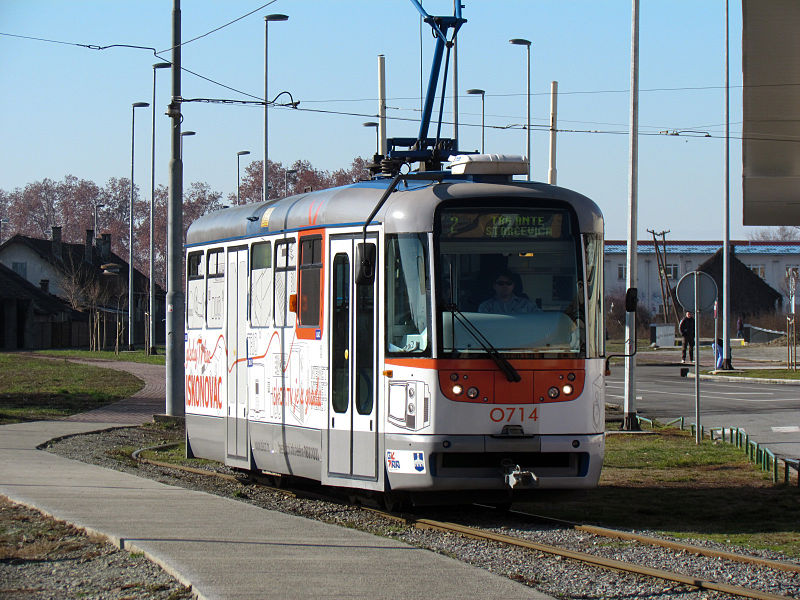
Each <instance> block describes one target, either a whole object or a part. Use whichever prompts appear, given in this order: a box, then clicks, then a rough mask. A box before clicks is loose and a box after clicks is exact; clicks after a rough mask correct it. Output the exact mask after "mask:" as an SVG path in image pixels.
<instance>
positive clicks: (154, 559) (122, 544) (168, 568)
mask: <svg viewBox="0 0 800 600" xmlns="http://www.w3.org/2000/svg"><path fill="white" fill-rule="evenodd" d="M0 496H2V497H3V498H5V499H6V500H8V501H9V502H11V503H13V504H17V505H19V506H24V507H25V508H29V509H31V510H35V511H36V512H38V513H39V514H41V515H44V516H45V517H47V518H50V519H53V520H54V521H58V522H59V523H66V524H67V525H70V526H72V527H74V528H75V529H78V530H80V531H83V532H84V533H85V534H86V535H88V536H93V537H96V538H100V539H103V540H105V541H106V542H107V543H108V544H110V545H112V546H114V547H115V548H117V549H119V550H122V551H124V552H128V553H129V554H132V553H134V552H136V553H141V554H142V555H143V556H144V557H145V558H146V559H147V560H149V561H150V562H151V563H153V564H155V565H157V566H158V567H160V568H161V570H162V571H164V572H165V573H167V575H169V576H171V577H172V578H173V579H175V580H176V581H177V582H178V583H180V584H181V585H183V586H184V587H187V588H189V590H190V591H191V594H192V598H193V599H195V600H208V599H207V598H206V597H205V596H203V595H202V594H200V593H199V592H198V591H197V590H195V588H194V586H193V585H192V582H191V581H190V580H189V579H188V578H187V577H186V576H185V575H183V573H181V572H179V571H178V570H177V569H175V568H174V567H172V565H170V564H168V563H167V562H166V561H165V560H162V559H161V558H160V557H159V556H156V555H154V554H152V553H150V552H148V551H146V550H144V549H143V548H140V547H139V546H137V545H136V544H133V543H131V542H130V541H128V540H126V539H125V538H118V537H117V536H115V535H112V534H109V533H105V532H103V531H100V530H99V529H94V528H93V527H87V526H86V525H82V524H80V523H76V522H74V521H71V520H69V519H64V518H61V517H57V516H56V515H54V514H53V513H51V512H49V511H46V510H44V509H42V508H39V507H38V506H34V505H33V504H29V503H28V502H22V501H20V500H15V499H13V498H9V497H8V496H6V495H5V494H0Z"/></svg>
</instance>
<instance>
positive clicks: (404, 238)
mask: <svg viewBox="0 0 800 600" xmlns="http://www.w3.org/2000/svg"><path fill="white" fill-rule="evenodd" d="M427 264H428V240H427V238H426V237H425V236H424V235H417V234H408V235H397V236H392V237H391V238H389V239H388V241H387V249H386V274H387V278H386V329H387V350H388V351H389V352H392V353H403V354H408V353H413V354H426V353H428V352H429V335H430V334H429V330H430V328H429V324H430V279H429V277H428V269H427V266H426V265H427Z"/></svg>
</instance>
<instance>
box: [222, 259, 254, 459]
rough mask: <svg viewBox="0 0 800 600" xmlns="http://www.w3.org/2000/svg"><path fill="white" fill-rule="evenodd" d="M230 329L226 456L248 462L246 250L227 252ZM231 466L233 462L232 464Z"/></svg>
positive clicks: (228, 332) (228, 325)
mask: <svg viewBox="0 0 800 600" xmlns="http://www.w3.org/2000/svg"><path fill="white" fill-rule="evenodd" d="M227 268H228V273H227V276H228V289H227V290H226V291H227V294H226V295H227V328H226V331H225V339H226V343H227V349H228V361H227V362H228V386H227V392H228V394H227V395H228V405H227V412H226V418H225V421H226V424H227V435H226V439H227V441H226V445H227V456H228V458H229V459H233V460H234V461H239V460H241V461H247V462H249V456H248V454H249V453H248V450H249V444H248V441H247V336H246V329H247V249H246V248H235V249H232V250H229V251H228V264H227ZM229 462H230V461H229Z"/></svg>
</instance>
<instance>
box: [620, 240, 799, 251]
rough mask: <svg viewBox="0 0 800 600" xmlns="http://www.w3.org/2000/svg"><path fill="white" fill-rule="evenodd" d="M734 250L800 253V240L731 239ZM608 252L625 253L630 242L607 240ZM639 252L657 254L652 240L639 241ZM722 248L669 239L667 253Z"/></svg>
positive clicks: (715, 243) (718, 243) (714, 243)
mask: <svg viewBox="0 0 800 600" xmlns="http://www.w3.org/2000/svg"><path fill="white" fill-rule="evenodd" d="M730 244H731V246H732V247H733V248H734V252H735V253H736V254H739V255H746V254H770V255H772V254H800V241H790V242H776V241H764V242H762V241H753V240H731V242H730ZM605 247H606V254H625V253H626V252H627V249H628V244H627V242H625V241H624V240H606V244H605ZM638 248H639V254H655V250H654V249H653V242H652V240H647V241H645V240H639V241H638ZM720 248H722V241H717V240H711V241H702V240H667V254H670V253H674V254H714V253H715V252H716V251H717V250H719V249H720Z"/></svg>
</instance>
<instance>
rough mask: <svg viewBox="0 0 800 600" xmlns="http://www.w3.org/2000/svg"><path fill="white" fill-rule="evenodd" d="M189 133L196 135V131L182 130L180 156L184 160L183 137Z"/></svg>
mask: <svg viewBox="0 0 800 600" xmlns="http://www.w3.org/2000/svg"><path fill="white" fill-rule="evenodd" d="M187 135H196V133H195V132H194V131H181V150H180V157H181V160H183V138H184V136H187Z"/></svg>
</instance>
